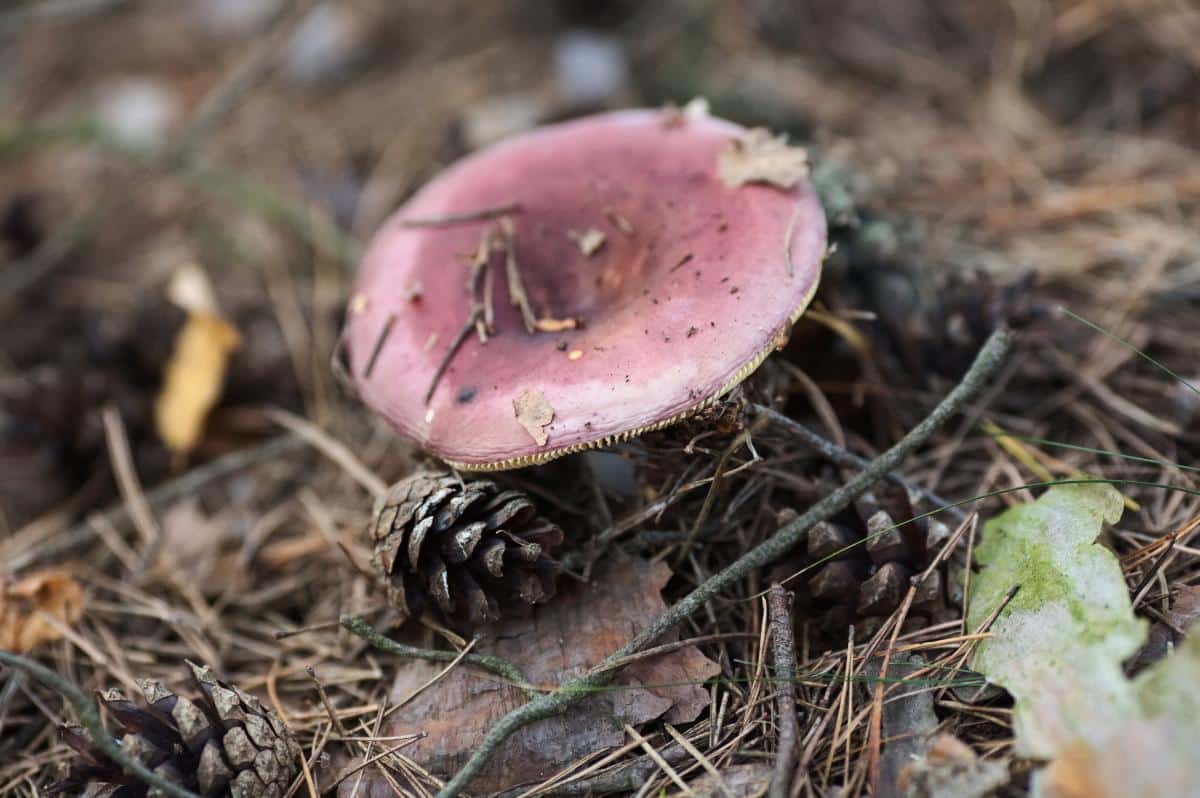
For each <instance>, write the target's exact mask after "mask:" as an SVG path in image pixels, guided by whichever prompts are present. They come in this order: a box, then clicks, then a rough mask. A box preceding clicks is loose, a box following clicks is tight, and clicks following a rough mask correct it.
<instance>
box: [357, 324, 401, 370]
mask: <svg viewBox="0 0 1200 798" xmlns="http://www.w3.org/2000/svg"><path fill="white" fill-rule="evenodd" d="M395 323H396V314H395V313H389V314H388V317H387V320H386V321H384V323H383V328H382V329H380V331H379V337H378V338H376V339H375V346H373V347H371V356H370V357H368V358H367V367H366V368H365V369H364V370H363V376H364V377H370V376H371V372H373V371H374V370H375V361H377V360H379V353H380V352H382V351H383V345H384V344H385V343H387V338H388V336H389V335H391V334H392V325H393V324H395Z"/></svg>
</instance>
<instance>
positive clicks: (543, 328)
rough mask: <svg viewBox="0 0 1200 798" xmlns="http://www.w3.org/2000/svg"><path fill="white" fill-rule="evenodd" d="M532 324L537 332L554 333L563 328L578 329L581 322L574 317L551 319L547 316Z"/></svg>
mask: <svg viewBox="0 0 1200 798" xmlns="http://www.w3.org/2000/svg"><path fill="white" fill-rule="evenodd" d="M533 326H534V328H535V329H536V330H537V331H538V332H548V333H556V332H562V331H563V330H578V329H579V328H580V327H582V326H583V323H582V322H581V321H580V320H579V319H575V318H566V319H553V318H548V317H547V318H542V319H538V320H537V321H536V322H535V323H534V325H533Z"/></svg>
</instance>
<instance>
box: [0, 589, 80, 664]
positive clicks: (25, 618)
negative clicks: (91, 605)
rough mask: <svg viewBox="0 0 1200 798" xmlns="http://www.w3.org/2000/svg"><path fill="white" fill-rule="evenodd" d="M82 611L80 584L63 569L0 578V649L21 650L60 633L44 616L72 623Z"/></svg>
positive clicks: (46, 640)
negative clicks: (9, 579)
mask: <svg viewBox="0 0 1200 798" xmlns="http://www.w3.org/2000/svg"><path fill="white" fill-rule="evenodd" d="M82 614H83V588H82V587H80V585H79V583H78V582H76V581H75V579H74V577H72V576H71V575H70V574H68V573H67V572H66V571H62V570H57V569H54V570H46V571H39V572H37V573H34V574H30V575H29V576H26V577H24V578H22V579H18V580H17V581H15V582H12V583H8V584H4V583H2V582H0V649H2V650H4V651H13V652H16V653H19V654H20V653H24V652H26V651H29V650H31V649H33V648H36V647H37V646H39V645H41V644H42V643H49V642H51V641H54V640H58V639H59V638H61V637H62V634H60V632H59V630H58V629H57V628H56V626H55V624H53V623H52V622H51V621H50V620H48V619H47V618H46V616H47V615H48V616H50V617H51V618H54V619H57V620H58V621H61V622H62V623H64V624H68V625H69V624H73V623H75V622H76V621H78V620H79V617H80V616H81V615H82Z"/></svg>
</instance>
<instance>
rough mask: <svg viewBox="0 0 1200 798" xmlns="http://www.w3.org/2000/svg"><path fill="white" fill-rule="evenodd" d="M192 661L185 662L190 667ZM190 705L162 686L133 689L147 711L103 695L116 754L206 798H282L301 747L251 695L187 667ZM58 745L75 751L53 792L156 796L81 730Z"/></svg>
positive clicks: (112, 797) (69, 731) (114, 693)
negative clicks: (116, 731) (117, 731)
mask: <svg viewBox="0 0 1200 798" xmlns="http://www.w3.org/2000/svg"><path fill="white" fill-rule="evenodd" d="M189 664H190V663H189ZM191 670H192V682H193V686H194V688H195V694H196V700H194V701H193V700H192V699H189V698H188V697H186V696H183V695H180V694H178V693H175V692H173V691H171V690H168V689H167V688H166V687H164V686H163V685H162V684H160V683H158V682H154V681H145V682H142V683H140V684H139V687H140V688H141V690H142V694H143V696H144V697H145V700H146V706H144V707H143V706H140V705H139V704H137V703H135V702H133V701H130V700H129V699H127V698H126V697H125V696H124V695H123V694H122V693H121V692H120V691H118V690H110V691H108V692H106V693H105V694H104V695H102V696H101V699H100V702H101V704H103V706H104V708H105V710H106V711H107V712H108V713H109V714H110V715H111V716H112V717H113V719H114V720H116V721H117V723H118V725H119V726H120V727H121V730H122V734H121V736H120V745H121V749H122V750H123V751H124V752H125V753H126V754H127V755H129V756H130V757H131V758H133V759H134V760H136V761H138V762H140V763H141V764H143V765H145V766H146V767H147V768H149V769H150V770H151V771H153V772H154V773H156V774H158V775H159V776H162V777H163V778H165V779H166V780H167V781H170V782H172V783H174V784H178V785H180V786H182V787H186V788H187V789H190V790H192V791H194V792H196V793H198V794H199V795H202V796H205V798H226V797H228V798H280V797H281V796H282V795H283V794H284V793H285V792H286V791H287V789H288V786H289V785H290V783H291V781H292V779H293V778H295V776H296V774H297V772H298V767H297V759H298V757H299V756H300V749H299V747H298V746H297V745H296V742H295V739H294V738H293V736H292V734H291V732H290V731H289V730H288V729H287V727H286V726H284V724H283V723H282V722H281V721H280V720H279V718H278V717H276V716H275V714H274V713H273V712H271V711H270V710H269V709H267V708H266V707H264V706H263V705H262V704H261V703H260V702H259V700H258V699H257V698H255V697H254V696H252V695H250V694H249V693H246V692H243V691H242V690H240V689H238V688H237V687H236V686H234V685H230V684H227V683H225V682H222V681H219V680H218V679H216V678H215V677H214V676H213V675H212V672H211V671H209V670H208V669H207V668H200V667H198V666H195V665H192V666H191ZM62 735H63V740H64V742H66V743H67V745H69V746H70V747H71V748H73V749H74V750H75V752H76V753H77V755H78V756H77V757H76V759H75V761H73V762H72V763H71V768H70V772H69V773H68V775H67V778H65V779H64V780H63V781H61V782H59V783H58V784H56V785H55V786H54V788H53V790H54V792H55V793H57V794H69V795H79V796H85V798H101V796H103V797H104V798H147V797H148V796H153V795H157V794H158V793H157V791H154V790H150V789H149V788H148V787H147V786H146V784H145V783H143V782H142V781H141V780H140V779H138V778H137V777H135V776H132V775H129V774H127V773H125V772H124V771H123V770H122V769H121V767H120V766H119V765H117V764H116V763H114V762H112V761H111V760H109V759H108V757H107V756H105V755H104V753H103V752H102V751H100V750H99V749H98V748H97V747H96V746H95V745H94V744H93V743H92V741H91V740H90V739H89V738H88V737H87V736H86V735H85V734H84V733H83V732H82V731H81V730H79V729H76V728H66V729H64V730H63V732H62Z"/></svg>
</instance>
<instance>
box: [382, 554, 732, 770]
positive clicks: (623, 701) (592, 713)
mask: <svg viewBox="0 0 1200 798" xmlns="http://www.w3.org/2000/svg"><path fill="white" fill-rule="evenodd" d="M670 578H671V572H670V569H669V568H668V567H667V566H666V564H664V563H661V562H649V561H646V560H643V559H634V558H628V557H624V556H619V555H614V556H613V557H611V558H610V559H609V560H608V561H607V562H606V563H605V564H604V565H602V566H600V567H599V568H597V570H596V572H595V573H594V574H593V577H592V580H591V582H590V583H589V584H587V585H583V584H579V583H576V582H568V583H567V584H566V585H564V588H563V589H562V590H561V592H560V593H559V595H558V597H557V598H556V599H555V601H553V602H551V603H549V604H546V605H544V606H540V607H537V608H536V609H535V610H534V612H533V615H532V616H531V617H530V618H528V619H515V620H506V621H503V622H501V623H500V624H498V625H496V626H493V627H490V628H489V630H488V638H487V639H485V640H481V641H480V643H479V644H478V645H477V646H475V648H474V649H473V650H474V651H475V652H476V653H480V654H493V655H496V656H500V657H503V658H504V659H506V660H508V661H509V662H511V663H512V664H514V665H516V666H517V668H518V669H519V670H520V671H521V673H522V674H524V676H525V679H526V681H527V682H528V683H529V684H532V685H534V686H535V687H537V688H539V689H545V688H551V687H553V686H555V685H557V684H559V683H561V682H564V681H566V680H568V679H570V678H571V677H573V676H578V675H580V674H582V673H584V672H586V671H587V670H589V669H590V668H591V667H593V666H595V665H596V664H598V663H599V662H600V661H601V660H602V659H604V657H606V656H608V655H609V654H611V653H612V652H613V651H614V650H615V649H617V648H619V647H620V645H621V644H622V643H624V642H625V640H627V639H628V638H629V636H630V635H631V634H634V633H635V632H637V631H638V630H639V629H641V628H642V627H643V626H645V625H646V624H648V623H649V622H650V620H651V619H653V618H654V617H656V616H657V615H658V614H659V613H661V612H662V611H663V610H664V609H665V608H666V603H665V602H664V601H663V598H662V593H661V591H662V589H663V587H664V586H665V585H666V583H667V581H668V580H669V579H670ZM677 639H678V636H677V635H672V636H670V637H668V638H665V639H664V640H663V641H662V642H664V643H670V642H673V641H674V640H677ZM441 670H442V667H441V666H439V665H438V664H436V663H423V662H413V663H409V664H407V665H404V666H403V667H402V668H401V669H400V670H399V672H398V673H397V674H396V679H395V682H394V683H393V685H392V690H391V699H392V702H393V703H394V704H396V705H400V708H399V709H397V710H395V712H394V714H392V716H391V717H390V718H389V720H388V722H387V724H386V730H387V732H386V733H387V734H390V735H402V734H412V733H416V732H423V733H425V734H426V735H427V736H426V737H425V738H423V739H421V740H419V741H417V742H416V743H415V744H414V745H413V746H412V747H411V748H410V749H408V751H407V753H408V755H409V756H411V757H414V758H416V759H418V760H419V761H421V762H423V763H425V765H426V767H428V768H430V769H431V770H433V771H434V772H435V773H443V774H445V773H452V772H453V771H454V770H456V769H457V767H458V766H459V765H461V764H462V763H463V761H465V759H466V758H467V757H468V756H469V755H470V753H471V752H472V751H474V750H475V748H476V747H477V746H478V744H479V742H480V740H481V739H482V738H483V735H484V733H485V732H486V731H487V730H488V728H489V727H490V726H491V724H492V723H493V722H495V721H496V720H497V719H498V718H500V717H501V716H502V715H503V714H504V713H506V712H508V711H509V710H511V709H514V708H515V707H517V706H520V705H521V704H522V703H524V702H525V700H526V699H525V696H524V694H523V693H522V692H521V690H520V689H518V688H517V687H515V686H512V685H506V684H504V683H503V682H501V681H499V680H498V679H497V677H496V676H494V675H492V674H489V673H486V672H482V671H478V670H475V669H472V668H463V667H460V668H456V669H454V670H453V671H451V672H450V673H448V674H447V675H446V676H445V677H444V678H442V679H441V680H440V681H438V682H437V683H436V684H434V685H433V686H432V687H430V688H428V689H426V690H425V691H424V692H421V693H419V694H416V695H415V697H414V696H413V694H414V692H415V691H416V690H417V689H418V688H420V687H421V686H423V685H425V684H426V683H427V682H428V681H429V680H430V679H432V678H433V677H434V676H436V675H437V674H438V672H439V671H441ZM719 673H720V666H718V665H717V663H715V662H713V661H712V660H710V659H708V658H707V657H705V656H704V655H703V654H702V653H700V651H699V649H697V648H695V647H694V646H685V647H683V648H680V649H677V650H674V651H670V652H667V653H664V654H661V655H658V656H655V657H651V658H648V659H643V660H641V661H638V662H634V663H632V664H630V665H627V666H626V667H624V668H622V669H621V670H620V671H619V672H618V673H617V676H616V679H615V684H614V686H612V687H611V688H610V689H606V690H602V691H599V692H597V693H596V695H594V696H592V697H590V698H587V699H585V700H584V701H583V702H581V703H579V704H578V705H577V706H576V707H575V708H574V709H572V711H571V712H569V713H567V714H566V715H563V716H560V717H555V718H548V719H546V720H542V721H539V722H537V723H534V724H532V725H530V726H528V727H526V728H524V729H521V730H520V731H518V732H516V733H515V734H513V735H512V737H510V738H509V740H508V742H507V743H506V745H505V746H504V748H503V750H502V751H501V752H500V754H499V755H498V756H497V757H496V758H495V759H494V760H493V761H492V762H491V763H490V764H489V766H488V768H487V769H486V770H485V771H484V775H482V776H481V777H480V778H479V779H478V780H477V781H476V782H475V784H474V787H475V789H476V790H478V791H481V792H487V791H498V790H503V789H507V788H509V787H512V786H515V785H517V784H522V783H525V782H537V781H540V780H542V779H545V778H546V777H548V776H550V775H551V774H553V773H554V772H556V771H558V770H559V769H561V768H562V767H564V766H566V765H567V764H569V763H570V762H572V761H574V760H576V759H578V758H579V757H582V756H584V755H586V754H588V753H590V752H592V751H596V750H599V749H604V748H612V747H615V746H619V745H620V744H622V743H623V742H625V741H626V738H625V734H624V733H623V732H622V730H621V729H622V726H623V725H624V724H629V725H631V726H634V727H637V726H641V725H642V724H645V723H647V722H650V721H655V720H659V721H663V722H666V723H671V724H684V723H689V722H691V721H693V720H695V719H696V717H697V716H698V715H699V714H700V713H701V712H702V711H703V710H704V709H705V707H707V706H708V705H709V700H710V695H709V691H708V689H707V688H706V686H705V682H706V681H707V680H708V679H711V678H713V677H714V676H716V675H718V674H719Z"/></svg>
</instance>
